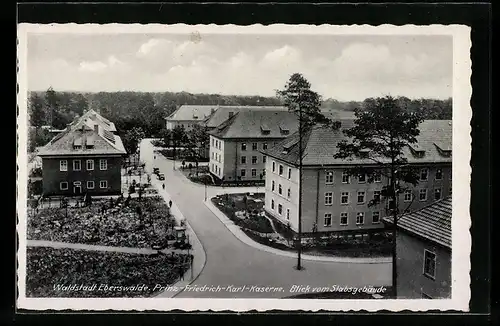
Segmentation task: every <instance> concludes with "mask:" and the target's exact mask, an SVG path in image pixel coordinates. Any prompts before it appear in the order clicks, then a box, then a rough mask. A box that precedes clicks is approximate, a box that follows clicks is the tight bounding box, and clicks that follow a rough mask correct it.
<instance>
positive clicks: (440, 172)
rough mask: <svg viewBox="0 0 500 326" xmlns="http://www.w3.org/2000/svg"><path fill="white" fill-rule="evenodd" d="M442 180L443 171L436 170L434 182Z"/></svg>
mask: <svg viewBox="0 0 500 326" xmlns="http://www.w3.org/2000/svg"><path fill="white" fill-rule="evenodd" d="M442 179H443V170H442V169H437V170H436V180H442Z"/></svg>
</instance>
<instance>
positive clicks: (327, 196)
mask: <svg viewBox="0 0 500 326" xmlns="http://www.w3.org/2000/svg"><path fill="white" fill-rule="evenodd" d="M332 203H333V193H332V192H327V193H325V205H331V204H332Z"/></svg>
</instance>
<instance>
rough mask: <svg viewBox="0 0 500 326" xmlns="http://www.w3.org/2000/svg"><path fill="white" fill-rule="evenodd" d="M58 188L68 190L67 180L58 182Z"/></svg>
mask: <svg viewBox="0 0 500 326" xmlns="http://www.w3.org/2000/svg"><path fill="white" fill-rule="evenodd" d="M59 189H61V190H68V182H67V181H63V182H61V183H59Z"/></svg>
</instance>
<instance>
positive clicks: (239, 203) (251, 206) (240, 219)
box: [212, 194, 274, 233]
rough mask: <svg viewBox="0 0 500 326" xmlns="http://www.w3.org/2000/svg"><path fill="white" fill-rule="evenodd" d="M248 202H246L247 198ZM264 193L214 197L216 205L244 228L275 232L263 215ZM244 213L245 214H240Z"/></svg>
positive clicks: (260, 231) (213, 200) (261, 231)
mask: <svg viewBox="0 0 500 326" xmlns="http://www.w3.org/2000/svg"><path fill="white" fill-rule="evenodd" d="M245 197H246V198H247V199H246V204H245V199H244V198H245ZM263 198H264V195H263V194H254V195H253V196H250V195H247V194H225V195H218V196H216V197H213V198H212V202H213V203H214V205H215V206H216V207H217V208H218V209H219V210H220V211H221V212H223V213H224V214H225V215H226V216H227V217H229V219H231V220H232V221H233V222H234V223H235V224H236V225H238V226H240V227H241V228H242V229H249V230H253V231H256V232H259V233H274V230H273V228H272V226H271V222H269V220H268V219H267V218H266V217H265V216H262V215H261V213H262V212H263V208H264V201H263ZM239 213H243V214H245V215H242V214H239Z"/></svg>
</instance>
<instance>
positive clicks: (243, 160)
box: [241, 156, 247, 164]
mask: <svg viewBox="0 0 500 326" xmlns="http://www.w3.org/2000/svg"><path fill="white" fill-rule="evenodd" d="M246 163H247V157H246V156H242V157H241V164H246Z"/></svg>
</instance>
